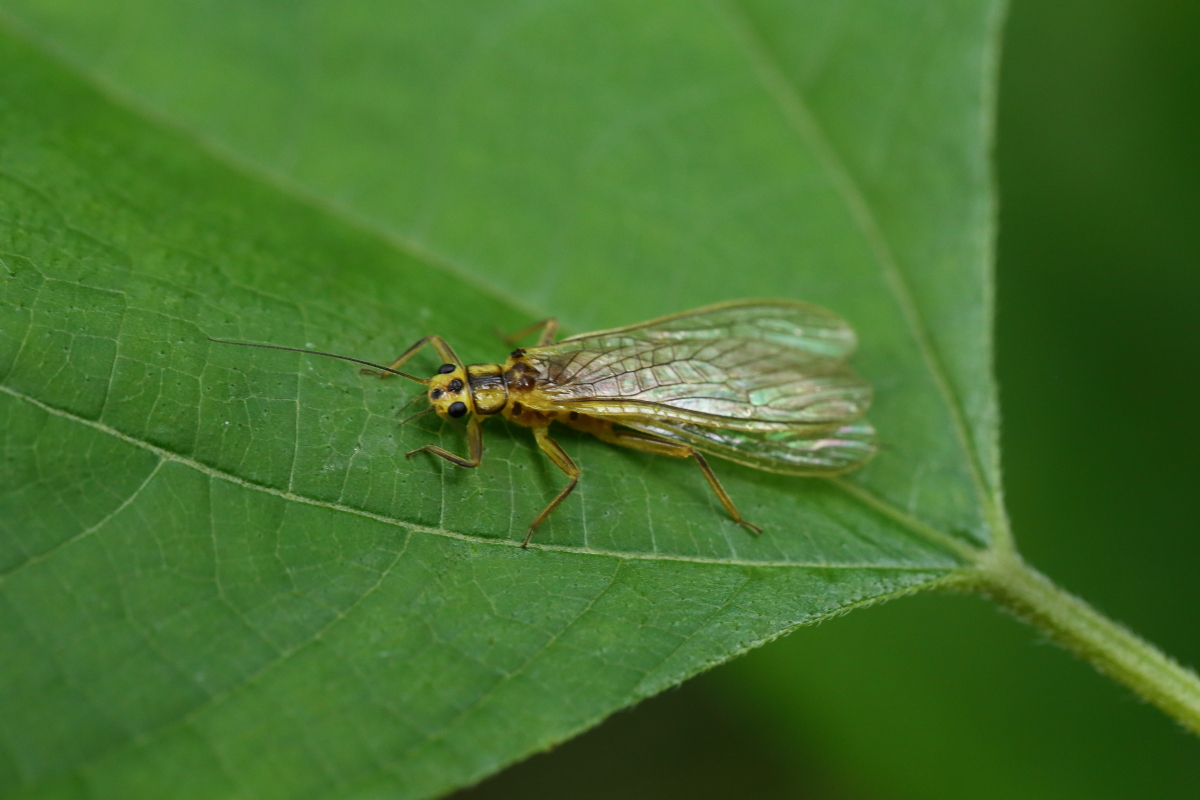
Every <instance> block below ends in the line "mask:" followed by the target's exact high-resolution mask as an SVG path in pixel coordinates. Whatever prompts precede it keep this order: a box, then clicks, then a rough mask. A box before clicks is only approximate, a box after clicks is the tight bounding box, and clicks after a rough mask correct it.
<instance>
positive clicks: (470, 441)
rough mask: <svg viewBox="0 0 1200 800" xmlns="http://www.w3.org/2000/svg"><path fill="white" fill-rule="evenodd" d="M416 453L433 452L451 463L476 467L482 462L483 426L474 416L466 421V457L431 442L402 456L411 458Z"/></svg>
mask: <svg viewBox="0 0 1200 800" xmlns="http://www.w3.org/2000/svg"><path fill="white" fill-rule="evenodd" d="M417 453H433V454H434V455H435V456H437V457H438V458H444V459H446V460H447V461H449V462H450V463H451V464H457V465H458V466H460V467H478V466H479V465H480V464H481V463H483V427H482V426H481V425H480V424H479V420H478V419H477V418H475V417H472V418H471V421H470V422H468V423H467V453H468V454H469V456H468V457H467V458H463V457H462V456H458V455H455V454H454V453H451V452H450V451H449V450H444V449H442V448H440V447H438V446H437V445H433V444H427V445H425V446H424V447H418V448H417V449H416V450H413V451H412V452H409V453H405V454H404V457H405V458H412V457H413V456H415V455H416V454H417Z"/></svg>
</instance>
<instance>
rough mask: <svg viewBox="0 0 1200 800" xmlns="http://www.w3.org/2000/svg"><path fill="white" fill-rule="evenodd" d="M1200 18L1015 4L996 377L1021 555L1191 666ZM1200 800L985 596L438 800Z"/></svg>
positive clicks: (835, 630) (1185, 764) (1198, 596)
mask: <svg viewBox="0 0 1200 800" xmlns="http://www.w3.org/2000/svg"><path fill="white" fill-rule="evenodd" d="M1198 41H1200V3H1197V2H1195V0H1154V1H1153V2H1146V1H1145V0H1143V1H1142V2H1136V1H1135V0H1057V2H1040V3H1039V2H1034V1H1033V0H1017V2H1014V3H1013V4H1012V6H1011V11H1010V16H1009V22H1008V29H1007V34H1006V39H1005V44H1004V64H1003V68H1002V79H1001V95H1000V119H999V132H998V153H997V157H998V178H999V185H1000V197H1001V206H1002V213H1001V226H1000V240H999V261H998V266H997V273H998V282H999V299H998V304H999V308H998V323H999V326H998V331H997V341H998V349H999V352H998V358H997V372H998V376H999V380H1000V386H1001V405H1002V409H1003V412H1004V434H1003V445H1004V469H1005V485H1006V491H1007V495H1008V505H1009V511H1010V514H1011V516H1012V520H1013V525H1014V528H1015V530H1016V533H1017V537H1018V541H1019V544H1020V546H1021V548H1022V550H1023V552H1024V553H1025V555H1026V557H1027V558H1028V559H1029V560H1030V561H1031V562H1032V563H1033V564H1035V565H1036V566H1037V567H1039V568H1040V569H1041V570H1042V571H1044V572H1046V573H1047V574H1049V575H1050V576H1051V577H1053V578H1054V579H1055V580H1057V581H1058V582H1059V583H1060V584H1062V585H1064V586H1066V587H1067V588H1068V589H1070V590H1072V591H1074V592H1076V593H1078V594H1081V595H1082V596H1083V597H1085V598H1086V599H1088V600H1089V601H1090V602H1092V603H1093V604H1095V605H1096V606H1097V607H1098V608H1100V609H1101V610H1103V611H1105V612H1106V613H1108V614H1110V615H1111V616H1114V617H1115V618H1117V619H1119V620H1121V621H1123V622H1125V623H1126V624H1128V625H1130V626H1131V627H1133V628H1134V629H1135V630H1137V631H1138V632H1140V633H1141V634H1143V635H1144V636H1146V637H1148V638H1149V639H1150V640H1152V641H1154V642H1156V643H1157V644H1159V645H1160V646H1161V647H1163V648H1164V649H1166V650H1167V651H1168V652H1169V653H1171V654H1173V655H1174V656H1175V657H1177V658H1178V659H1180V660H1181V661H1183V662H1185V663H1188V664H1192V665H1196V664H1200V636H1197V633H1198V632H1200V580H1198V579H1197V576H1196V570H1197V567H1198V566H1200V523H1198V522H1197V514H1196V511H1197V508H1198V503H1197V497H1198V487H1200V459H1198V458H1197V455H1196V447H1197V444H1200V419H1198V418H1197V413H1196V410H1197V409H1198V408H1200V379H1198V378H1197V374H1196V372H1197V366H1198V365H1200V47H1198V46H1197V42H1198ZM517 796H520V797H522V798H526V800H537V798H551V797H555V798H557V797H573V798H588V797H597V798H599V797H623V798H640V797H646V798H650V797H654V798H667V797H680V798H684V797H687V798H706V797H735V796H736V797H758V798H773V797H781V798H782V797H817V798H927V799H928V798H935V799H936V798H1014V797H1021V798H1074V797H1081V798H1082V797H1087V798H1135V797H1136V798H1148V797H1153V798H1195V797H1200V742H1198V741H1196V739H1194V738H1193V737H1190V736H1188V735H1187V734H1185V733H1184V732H1183V731H1182V730H1181V729H1179V728H1178V727H1176V726H1175V725H1174V723H1172V722H1171V721H1169V720H1168V719H1167V718H1166V717H1164V716H1163V715H1161V714H1160V713H1159V712H1158V711H1156V710H1154V709H1152V708H1149V707H1147V706H1145V705H1143V704H1142V703H1140V702H1138V701H1137V700H1136V699H1134V698H1133V697H1132V696H1131V695H1130V694H1129V692H1127V691H1126V690H1124V689H1123V688H1121V687H1118V686H1116V685H1115V684H1112V683H1111V682H1109V681H1108V680H1107V679H1104V678H1102V677H1100V676H1099V675H1097V674H1096V673H1095V672H1094V671H1093V670H1092V669H1091V668H1090V667H1089V666H1087V665H1085V664H1083V663H1081V662H1078V661H1076V660H1075V659H1073V658H1072V657H1071V656H1069V655H1068V654H1066V653H1065V652H1063V651H1061V650H1059V649H1058V648H1056V647H1054V646H1052V645H1050V644H1048V643H1047V642H1046V641H1045V640H1044V639H1042V638H1041V637H1039V636H1038V635H1037V634H1036V633H1035V632H1034V631H1033V630H1032V629H1030V628H1028V627H1026V626H1024V625H1021V624H1018V623H1016V622H1015V621H1013V620H1012V619H1010V618H1008V617H1006V616H1004V615H1002V614H1001V613H1000V612H998V611H997V610H995V609H994V608H993V607H991V606H989V605H988V604H987V603H986V602H984V601H983V600H980V599H977V598H974V597H965V596H951V595H938V596H933V595H930V596H918V597H914V598H908V599H905V600H902V601H898V602H895V603H891V604H888V605H886V606H882V607H878V608H874V609H870V610H867V611H859V612H855V613H853V614H851V615H849V616H847V617H845V618H844V619H839V620H836V621H834V622H832V623H829V624H826V625H823V626H821V627H819V628H815V629H808V630H802V631H800V632H798V633H796V634H794V635H792V636H791V637H788V638H787V639H784V640H781V641H778V642H776V643H774V644H771V645H769V646H767V647H764V648H762V649H761V650H759V651H757V652H755V653H753V654H751V655H750V656H748V657H746V658H742V659H740V660H738V661H735V662H733V663H731V664H729V665H726V666H724V667H722V668H720V669H717V670H715V671H713V672H711V673H709V674H707V675H705V676H702V677H700V678H698V679H696V680H694V681H692V682H690V683H688V684H687V685H685V686H683V687H682V688H680V689H678V690H676V691H673V692H668V693H667V694H666V695H663V696H661V697H658V698H655V699H653V700H651V701H648V702H646V703H644V704H642V705H641V706H640V707H638V708H636V709H634V710H632V711H627V712H623V713H620V714H618V715H616V716H615V717H613V718H612V719H610V720H609V721H608V722H606V723H605V724H604V725H602V726H601V727H599V728H597V729H596V730H594V731H592V732H590V733H588V734H586V735H584V736H582V737H580V738H579V739H576V740H574V741H572V742H569V743H567V744H565V745H563V746H562V747H560V748H559V749H557V750H555V751H553V752H551V753H548V754H544V755H541V756H537V757H535V758H533V759H531V760H529V761H526V762H525V763H523V764H520V765H517V766H516V767H514V768H512V769H510V770H508V771H507V772H504V773H502V774H500V775H498V776H496V777H493V778H492V779H491V780H489V781H487V782H485V783H484V784H482V785H480V786H478V787H475V788H474V789H471V790H467V791H464V792H462V793H460V794H459V795H458V796H457V797H460V798H462V799H463V800H466V799H467V798H470V800H490V799H491V798H505V797H517Z"/></svg>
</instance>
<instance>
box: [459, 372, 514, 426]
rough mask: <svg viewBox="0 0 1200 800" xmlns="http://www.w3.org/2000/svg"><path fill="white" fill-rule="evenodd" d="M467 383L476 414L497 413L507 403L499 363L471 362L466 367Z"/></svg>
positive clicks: (506, 393)
mask: <svg viewBox="0 0 1200 800" xmlns="http://www.w3.org/2000/svg"><path fill="white" fill-rule="evenodd" d="M467 385H468V386H470V387H471V400H472V402H473V403H474V404H475V413H476V414H483V415H484V416H487V415H489V414H496V413H499V412H500V411H502V410H503V409H504V406H505V405H506V404H507V403H508V388H507V386H506V385H505V381H504V370H503V368H501V366H500V365H499V364H471V365H470V366H468V367H467Z"/></svg>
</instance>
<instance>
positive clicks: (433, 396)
mask: <svg viewBox="0 0 1200 800" xmlns="http://www.w3.org/2000/svg"><path fill="white" fill-rule="evenodd" d="M441 397H442V390H441V389H434V390H433V391H432V392H430V393H429V399H430V400H440V399H441Z"/></svg>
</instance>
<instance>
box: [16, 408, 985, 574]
mask: <svg viewBox="0 0 1200 800" xmlns="http://www.w3.org/2000/svg"><path fill="white" fill-rule="evenodd" d="M0 393H2V394H7V395H9V396H10V397H13V398H15V399H17V400H20V401H23V402H26V403H29V404H31V405H33V406H35V407H37V408H39V409H41V410H42V411H44V412H46V413H48V414H52V415H54V416H56V417H60V418H62V419H66V420H69V421H71V422H74V423H76V424H79V425H86V426H87V427H89V428H92V429H94V430H96V431H99V432H101V433H104V434H107V435H109V436H113V437H115V438H117V439H120V440H121V441H123V442H125V443H127V444H130V445H133V446H134V447H138V448H141V449H142V450H145V451H147V452H149V453H152V454H153V455H155V456H157V457H158V459H159V463H157V464H156V465H155V466H154V468H153V469H152V470H151V471H150V475H148V476H147V477H146V478H144V479H143V480H142V482H141V484H140V485H139V486H138V488H137V489H135V490H134V492H133V493H132V494H131V496H130V497H128V498H126V499H125V500H124V501H122V503H120V504H119V505H118V506H117V507H116V508H115V509H114V510H113V511H111V512H109V513H108V514H106V515H105V516H104V517H103V518H102V519H101V520H100V521H99V522H97V523H95V524H93V525H91V526H89V527H88V528H86V529H85V530H83V531H81V532H80V533H78V534H76V535H74V536H72V537H71V538H69V539H66V540H64V541H63V542H60V543H59V544H57V545H55V546H54V547H52V548H51V549H49V550H47V551H44V552H42V553H39V554H37V555H35V556H31V557H30V558H27V559H26V560H25V561H22V562H21V563H20V564H18V565H17V566H16V567H14V568H12V569H10V570H8V571H7V572H4V573H0V585H3V584H4V583H5V581H7V580H8V579H9V578H10V577H12V576H13V575H15V574H17V573H19V572H21V571H22V570H24V569H25V568H27V567H30V566H32V565H34V564H36V563H39V562H41V561H45V560H46V559H48V558H50V557H52V556H53V555H54V554H55V553H57V552H58V551H59V550H61V549H62V548H64V547H67V546H69V545H71V544H73V543H75V542H78V541H80V540H81V539H83V538H86V536H88V535H90V534H91V533H94V532H95V531H97V530H99V529H100V528H101V527H103V524H104V523H105V522H107V521H108V520H110V519H112V518H113V517H115V516H116V515H117V514H118V513H120V511H121V510H122V509H124V508H125V507H127V506H128V505H129V504H130V503H131V502H132V501H133V500H134V499H135V498H136V496H137V495H138V494H140V492H141V490H142V489H143V488H145V486H146V484H148V483H149V482H150V480H151V478H152V477H153V476H154V474H155V473H157V472H158V471H159V469H161V466H162V464H163V463H165V462H167V461H172V462H175V463H178V464H182V465H184V466H187V467H190V468H192V469H194V470H196V471H198V472H201V473H203V474H205V475H208V476H209V477H211V478H215V479H217V480H222V481H226V482H227V483H232V484H234V485H236V486H240V487H242V488H244V489H250V490H252V491H257V492H262V493H264V494H269V495H272V496H274V497H278V498H280V499H281V500H287V501H291V502H295V503H303V504H305V505H309V506H315V507H318V508H324V509H328V510H330V511H336V512H339V513H344V514H353V515H355V516H359V517H364V518H366V519H370V520H374V521H375V522H380V523H383V524H385V525H391V526H393V527H397V528H403V529H404V530H405V531H408V532H410V533H424V534H429V535H432V536H441V537H444V538H447V539H455V540H458V541H462V542H470V543H471V544H481V545H490V546H497V547H512V548H517V549H520V548H521V543H520V542H518V541H517V540H515V539H492V538H488V537H485V536H473V535H471V534H467V533H460V532H458V531H452V530H449V529H447V528H438V527H433V526H430V525H421V524H419V523H415V522H408V521H406V520H402V519H397V518H395V517H389V516H386V515H384V514H377V513H375V512H373V511H367V510H366V509H361V508H355V507H354V506H347V505H343V504H341V503H331V502H329V501H327V500H320V499H317V498H315V497H309V496H307V495H302V494H297V493H295V492H291V491H287V490H283V489H276V488H275V487H273V486H267V485H265V484H261V483H255V482H254V481H249V480H246V479H245V478H242V477H240V476H238V475H234V474H232V473H229V472H226V471H224V470H221V469H218V468H216V467H212V466H210V465H208V464H205V463H203V462H201V461H197V460H195V459H193V458H189V457H188V456H185V455H181V454H179V453H175V452H173V451H171V450H167V449H165V448H162V447H159V446H158V445H155V444H151V443H150V442H147V441H144V440H142V439H138V438H137V437H135V436H130V435H129V434H127V433H125V432H124V431H120V430H118V429H116V428H113V427H111V426H109V425H106V424H105V423H103V422H100V421H98V420H93V419H88V418H87V417H83V416H80V415H79V414H76V413H74V412H71V411H66V410H64V409H61V408H57V407H55V406H52V405H49V404H47V403H44V402H42V401H41V400H38V399H37V398H35V397H31V396H30V395H27V394H25V393H24V392H21V391H19V390H17V389H14V388H12V387H11V386H7V385H5V384H0ZM834 483H835V485H839V486H842V485H843V483H842V482H834ZM854 490H855V491H847V494H850V495H851V496H853V497H855V498H856V499H858V500H859V501H860V502H862V503H863V505H865V506H867V507H869V508H873V509H875V510H877V511H883V513H887V514H888V515H889V516H890V517H892V518H893V519H894V520H895V521H897V522H898V523H900V524H902V525H905V527H906V529H907V530H909V531H910V532H912V533H914V534H916V535H918V536H920V537H922V538H923V539H926V540H929V541H932V542H933V543H934V544H935V545H937V546H939V547H941V548H944V549H946V550H948V551H951V552H949V553H948V555H950V556H951V558H952V559H953V560H952V562H950V563H946V564H935V563H931V564H914V563H911V562H896V563H889V562H874V563H866V562H853V563H836V562H816V561H765V560H764V561H756V560H753V559H742V558H717V557H710V556H688V555H682V554H674V553H648V552H639V551H636V550H601V549H598V548H593V547H578V546H573V545H555V544H539V543H537V542H531V543H530V545H529V547H528V549H529V550H541V551H546V552H554V553H570V554H574V555H585V556H601V557H605V558H616V559H619V560H623V561H667V562H676V563H689V564H709V565H716V566H733V567H752V568H753V567H758V568H791V569H846V570H855V569H861V570H873V569H875V570H911V571H914V572H927V571H930V570H939V569H945V570H953V569H957V568H959V567H960V566H962V562H960V561H959V560H958V559H956V558H954V552H953V548H952V547H951V546H949V545H948V543H947V542H946V541H944V540H942V539H941V538H940V537H941V536H944V534H941V532H940V531H936V529H929V528H928V526H925V525H923V523H921V522H919V521H917V520H912V519H911V518H907V523H906V516H905V515H904V514H903V512H901V511H899V510H898V509H896V508H895V507H893V506H891V505H890V504H888V503H886V502H884V501H882V500H878V499H877V498H876V503H877V504H872V503H870V502H869V501H866V500H864V499H863V498H862V497H861V494H863V493H866V490H863V489H861V487H858V486H855V487H854ZM872 497H873V495H872ZM885 509H886V510H885ZM889 512H890V513H889ZM931 532H932V533H933V535H931ZM951 541H954V540H952V539H951ZM964 560H965V559H964Z"/></svg>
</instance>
